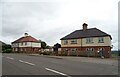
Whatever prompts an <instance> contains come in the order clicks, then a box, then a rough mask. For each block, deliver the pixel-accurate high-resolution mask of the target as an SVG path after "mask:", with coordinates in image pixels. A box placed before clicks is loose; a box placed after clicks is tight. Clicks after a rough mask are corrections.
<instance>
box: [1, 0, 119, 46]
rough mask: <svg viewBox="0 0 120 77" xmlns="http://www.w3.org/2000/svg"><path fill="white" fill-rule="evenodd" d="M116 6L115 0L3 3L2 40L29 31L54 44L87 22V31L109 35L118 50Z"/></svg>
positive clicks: (8, 0)
mask: <svg viewBox="0 0 120 77" xmlns="http://www.w3.org/2000/svg"><path fill="white" fill-rule="evenodd" d="M117 4H118V0H116V1H114V0H97V1H96V0H44V1H43V0H2V3H1V6H2V14H1V15H2V20H1V21H2V22H1V23H2V37H1V38H2V40H4V41H5V42H7V43H10V42H12V41H14V40H15V39H17V38H19V37H21V36H23V34H24V33H25V32H28V33H29V34H30V35H32V36H34V37H36V38H38V39H41V40H45V41H46V42H47V43H48V44H49V45H54V44H55V43H57V42H59V43H60V38H62V37H63V36H65V35H67V34H69V33H70V32H73V31H75V30H78V29H82V24H83V23H84V22H86V23H88V25H89V26H88V27H89V28H93V27H97V28H99V29H101V30H102V31H104V32H106V33H108V34H111V35H112V37H113V44H114V45H115V46H116V48H117V47H118V46H117V45H116V43H117V42H118V30H117V28H118V23H117V22H118V21H117V18H118V15H117V13H118V11H117V10H118V9H117ZM1 23H0V24H1Z"/></svg>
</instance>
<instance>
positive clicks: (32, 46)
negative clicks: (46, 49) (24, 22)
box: [12, 33, 41, 53]
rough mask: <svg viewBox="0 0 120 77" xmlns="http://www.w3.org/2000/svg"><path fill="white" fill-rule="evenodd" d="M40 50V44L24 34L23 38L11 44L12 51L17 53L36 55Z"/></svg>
mask: <svg viewBox="0 0 120 77" xmlns="http://www.w3.org/2000/svg"><path fill="white" fill-rule="evenodd" d="M40 49H41V42H40V41H39V40H37V39H35V38H34V37H32V36H30V35H28V33H25V34H24V36H23V37H21V38H19V39H17V40H15V41H14V42H12V51H13V52H19V53H37V52H38V51H39V50H40Z"/></svg>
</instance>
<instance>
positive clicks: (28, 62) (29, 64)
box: [19, 60, 35, 65]
mask: <svg viewBox="0 0 120 77" xmlns="http://www.w3.org/2000/svg"><path fill="white" fill-rule="evenodd" d="M19 61H20V62H22V63H26V64H29V65H35V64H33V63H30V62H26V61H23V60H19Z"/></svg>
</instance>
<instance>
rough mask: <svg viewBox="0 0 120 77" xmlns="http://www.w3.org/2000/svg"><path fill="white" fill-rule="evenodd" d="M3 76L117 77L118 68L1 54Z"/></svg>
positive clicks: (42, 57)
mask: <svg viewBox="0 0 120 77" xmlns="http://www.w3.org/2000/svg"><path fill="white" fill-rule="evenodd" d="M2 74H3V75H62V76H67V77H71V75H117V74H118V67H117V66H112V65H107V64H96V63H89V62H80V61H72V60H66V59H59V58H58V59H57V58H49V57H46V56H28V55H25V54H23V55H22V54H3V56H2Z"/></svg>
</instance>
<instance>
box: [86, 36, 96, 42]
mask: <svg viewBox="0 0 120 77" xmlns="http://www.w3.org/2000/svg"><path fill="white" fill-rule="evenodd" d="M86 43H94V42H93V38H92V37H90V38H86Z"/></svg>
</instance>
